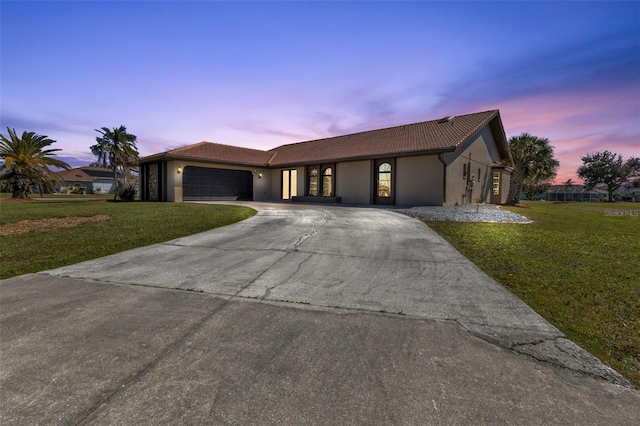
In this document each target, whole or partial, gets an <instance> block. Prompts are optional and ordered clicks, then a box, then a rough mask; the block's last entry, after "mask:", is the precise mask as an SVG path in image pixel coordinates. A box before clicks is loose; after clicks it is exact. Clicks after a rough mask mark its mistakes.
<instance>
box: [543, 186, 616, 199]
mask: <svg viewBox="0 0 640 426" xmlns="http://www.w3.org/2000/svg"><path fill="white" fill-rule="evenodd" d="M607 196H608V193H607V191H605V190H602V189H599V188H594V189H587V188H586V187H585V186H584V185H572V186H570V187H567V186H565V185H553V186H551V187H550V188H549V189H548V190H547V191H546V192H545V193H543V194H541V195H539V196H537V197H536V200H545V201H602V200H604V199H605V198H607Z"/></svg>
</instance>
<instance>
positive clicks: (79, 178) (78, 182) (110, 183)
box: [56, 166, 115, 194]
mask: <svg viewBox="0 0 640 426" xmlns="http://www.w3.org/2000/svg"><path fill="white" fill-rule="evenodd" d="M57 174H58V176H60V177H61V178H62V179H63V180H64V185H60V184H58V183H56V191H58V192H65V191H72V190H73V189H74V188H80V189H82V190H83V192H84V193H85V194H95V193H102V194H106V193H109V192H112V191H113V190H114V188H115V185H114V180H113V170H111V169H107V168H104V167H94V166H84V167H76V168H74V169H69V170H62V171H60V172H58V173H57Z"/></svg>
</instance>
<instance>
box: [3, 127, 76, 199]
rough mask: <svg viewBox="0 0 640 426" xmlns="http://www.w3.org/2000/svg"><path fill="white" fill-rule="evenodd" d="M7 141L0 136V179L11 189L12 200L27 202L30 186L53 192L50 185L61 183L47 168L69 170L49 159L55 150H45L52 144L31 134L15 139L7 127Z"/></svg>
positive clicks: (13, 133)
mask: <svg viewBox="0 0 640 426" xmlns="http://www.w3.org/2000/svg"><path fill="white" fill-rule="evenodd" d="M7 132H8V133H9V137H8V138H7V137H6V136H5V135H1V134H0V159H1V160H2V161H3V164H2V166H0V172H1V173H2V179H3V180H5V179H6V180H7V181H8V182H9V185H11V187H12V188H13V198H28V197H29V194H31V192H32V190H33V187H34V186H40V187H45V188H47V189H49V190H50V191H52V192H53V191H54V187H53V182H55V181H58V182H61V181H62V179H61V178H60V177H59V176H58V175H57V174H56V173H55V171H53V170H51V169H50V168H49V167H56V168H60V169H67V170H68V169H70V168H71V166H69V165H68V164H67V163H65V162H64V161H62V160H58V159H56V158H53V154H54V153H55V152H57V151H60V150H59V149H55V148H48V147H49V146H50V145H51V144H53V143H55V142H56V141H54V140H51V139H49V138H48V137H47V136H43V135H38V134H36V133H34V132H23V133H22V137H20V138H18V136H17V135H16V130H15V129H10V128H9V127H7Z"/></svg>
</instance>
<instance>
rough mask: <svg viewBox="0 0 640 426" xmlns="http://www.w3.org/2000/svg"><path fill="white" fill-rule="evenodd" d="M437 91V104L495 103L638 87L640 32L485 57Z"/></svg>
mask: <svg viewBox="0 0 640 426" xmlns="http://www.w3.org/2000/svg"><path fill="white" fill-rule="evenodd" d="M476 68H477V69H474V71H473V73H470V74H469V75H467V76H466V77H464V78H463V79H461V80H457V81H452V82H451V83H450V84H449V85H448V86H447V87H446V88H445V89H444V90H443V91H441V93H440V94H439V96H440V98H441V101H440V104H439V106H447V107H456V106H459V105H466V106H469V105H475V104H477V103H492V102H493V103H497V102H501V101H505V100H514V99H519V98H522V97H528V96H533V95H540V94H544V93H554V94H557V93H562V92H575V91H579V90H594V89H596V90H606V89H610V88H615V87H629V88H631V90H635V93H636V94H637V93H638V92H639V91H640V80H639V79H638V75H639V74H640V56H639V55H638V39H637V35H635V34H632V33H630V32H621V33H617V34H612V35H608V36H603V37H600V38H595V39H590V40H585V41H582V42H579V43H574V44H571V45H567V46H564V47H562V48H558V49H555V50H551V51H547V52H543V53H540V54H538V55H535V54H527V55H526V56H524V57H523V58H520V59H515V60H507V61H503V62H494V61H491V62H490V61H488V60H487V61H486V62H485V63H482V64H480V66H479V67H476Z"/></svg>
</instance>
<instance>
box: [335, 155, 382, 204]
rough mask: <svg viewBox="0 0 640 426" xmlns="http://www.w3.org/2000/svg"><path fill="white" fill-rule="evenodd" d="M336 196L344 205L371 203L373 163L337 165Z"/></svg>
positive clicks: (357, 162) (361, 162) (359, 162)
mask: <svg viewBox="0 0 640 426" xmlns="http://www.w3.org/2000/svg"><path fill="white" fill-rule="evenodd" d="M336 168H337V171H336V178H337V182H336V196H337V197H341V198H342V202H343V203H349V204H369V203H371V186H372V184H373V178H372V177H371V161H370V160H367V161H350V162H346V163H338V164H337V165H336Z"/></svg>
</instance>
